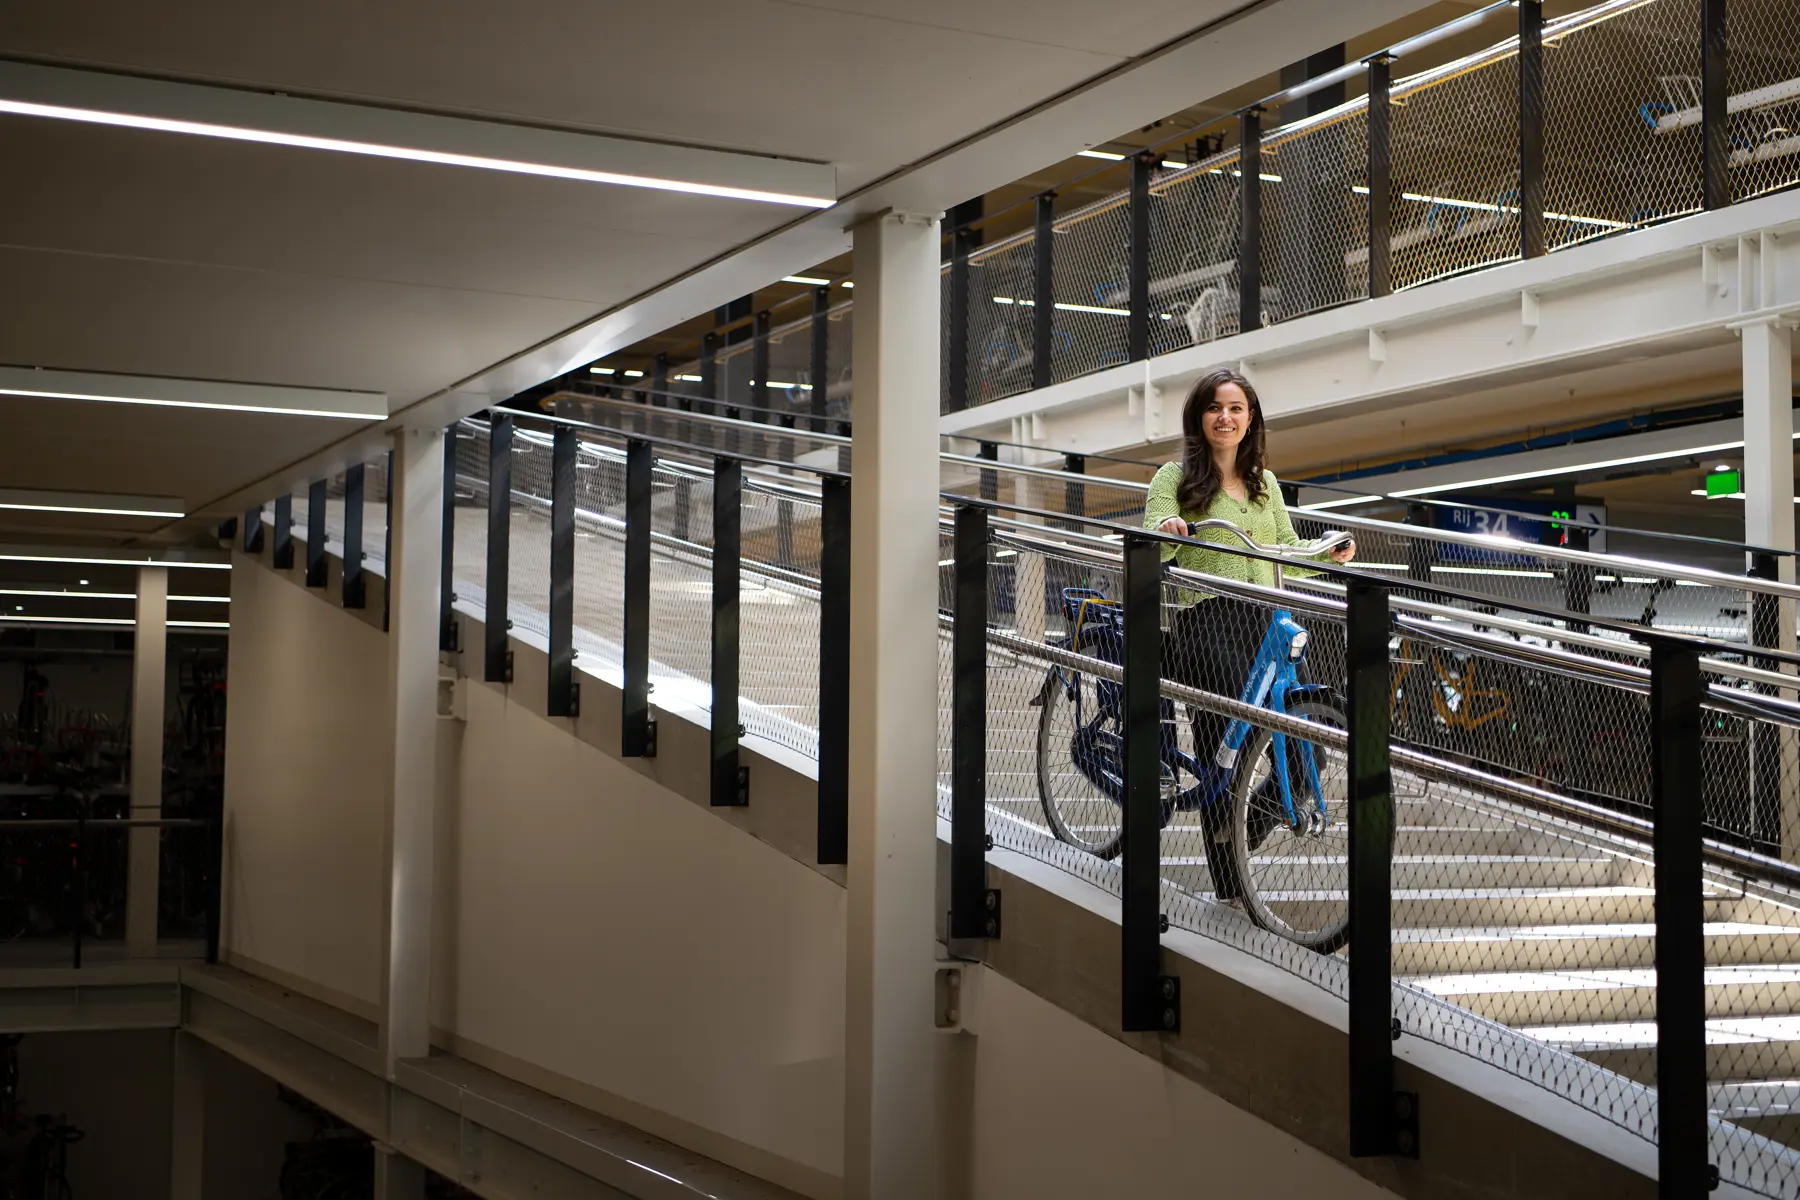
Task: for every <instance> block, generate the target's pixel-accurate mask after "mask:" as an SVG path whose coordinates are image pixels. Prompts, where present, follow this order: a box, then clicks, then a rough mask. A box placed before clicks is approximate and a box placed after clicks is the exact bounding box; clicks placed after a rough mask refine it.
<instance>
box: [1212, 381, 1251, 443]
mask: <svg viewBox="0 0 1800 1200" xmlns="http://www.w3.org/2000/svg"><path fill="white" fill-rule="evenodd" d="M1200 430H1201V432H1202V433H1203V434H1204V435H1205V436H1206V443H1207V445H1209V446H1211V447H1212V448H1213V450H1214V451H1219V450H1227V451H1231V452H1233V453H1235V452H1236V450H1237V447H1238V443H1239V442H1241V441H1243V440H1244V434H1246V433H1248V432H1249V430H1250V400H1249V398H1248V397H1247V396H1245V395H1244V389H1243V388H1241V387H1239V386H1238V385H1237V384H1235V383H1221V384H1220V385H1219V386H1218V388H1217V389H1216V390H1215V391H1214V392H1213V397H1212V402H1211V403H1210V404H1208V405H1207V406H1206V411H1205V412H1204V413H1202V414H1201V417H1200Z"/></svg>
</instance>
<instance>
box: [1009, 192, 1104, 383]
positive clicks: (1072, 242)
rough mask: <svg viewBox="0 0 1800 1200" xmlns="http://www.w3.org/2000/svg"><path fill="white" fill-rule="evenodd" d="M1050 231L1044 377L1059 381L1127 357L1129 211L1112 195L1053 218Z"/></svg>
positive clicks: (1090, 371) (1101, 368)
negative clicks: (1051, 309) (1050, 310)
mask: <svg viewBox="0 0 1800 1200" xmlns="http://www.w3.org/2000/svg"><path fill="white" fill-rule="evenodd" d="M1052 228H1053V229H1054V230H1055V236H1056V247H1055V251H1054V258H1053V271H1052V274H1053V275H1054V279H1053V280H1052V284H1051V295H1052V296H1053V297H1054V303H1055V304H1056V319H1055V321H1054V322H1053V324H1052V327H1051V329H1052V332H1051V336H1052V338H1053V339H1054V340H1053V342H1052V345H1051V347H1050V377H1051V379H1052V380H1054V381H1056V382H1058V383H1060V382H1061V381H1063V380H1065V379H1073V378H1075V377H1076V376H1078V375H1090V374H1092V373H1093V372H1095V371H1099V370H1103V369H1105V368H1107V367H1113V366H1117V365H1118V364H1120V363H1122V362H1125V361H1126V360H1127V358H1128V357H1129V350H1130V347H1129V345H1128V343H1127V338H1128V336H1129V333H1130V330H1129V328H1128V318H1129V317H1130V316H1131V310H1130V308H1129V307H1128V305H1129V303H1130V301H1129V294H1130V278H1131V277H1130V264H1129V258H1130V253H1131V209H1130V206H1129V205H1127V204H1126V202H1125V200H1124V198H1123V196H1113V197H1110V198H1108V199H1105V200H1101V201H1099V202H1098V203H1095V204H1090V205H1087V206H1086V207H1083V208H1078V209H1076V210H1075V211H1073V212H1071V213H1069V214H1068V216H1066V217H1058V218H1057V219H1056V222H1055V224H1054V225H1053V226H1052ZM1002 307H1004V306H1002ZM1014 307H1017V306H1014Z"/></svg>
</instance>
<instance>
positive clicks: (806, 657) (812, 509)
mask: <svg viewBox="0 0 1800 1200" xmlns="http://www.w3.org/2000/svg"><path fill="white" fill-rule="evenodd" d="M741 513H742V522H743V527H742V528H743V572H742V581H741V584H740V587H739V592H738V613H739V618H738V619H739V639H740V651H739V653H740V656H741V657H740V662H741V674H740V679H741V688H742V695H743V699H744V703H743V705H742V708H741V710H740V711H741V713H742V717H743V723H744V729H745V732H747V733H754V734H758V735H760V736H762V737H766V738H769V739H770V740H772V741H775V742H778V743H780V744H781V745H784V746H787V747H788V748H789V749H792V750H795V751H798V752H799V753H801V754H805V755H808V756H811V757H816V756H817V755H818V727H819V602H818V588H817V585H816V583H813V584H809V583H808V582H806V580H807V579H808V578H813V579H816V577H817V574H818V560H819V514H820V509H819V505H818V504H817V503H816V502H814V501H808V500H800V499H795V498H793V497H791V496H789V495H786V494H780V493H771V492H767V491H763V490H761V489H760V488H757V487H746V488H745V489H744V494H743V506H742V509H741ZM759 567H766V568H768V570H766V571H764V570H759V569H758V568H759ZM795 575H798V576H800V577H801V578H799V579H796V578H794V576H795Z"/></svg>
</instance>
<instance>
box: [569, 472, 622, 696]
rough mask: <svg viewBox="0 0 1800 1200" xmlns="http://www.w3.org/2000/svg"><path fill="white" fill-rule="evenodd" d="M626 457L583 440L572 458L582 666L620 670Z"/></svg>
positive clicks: (577, 618) (577, 630) (577, 623)
mask: <svg viewBox="0 0 1800 1200" xmlns="http://www.w3.org/2000/svg"><path fill="white" fill-rule="evenodd" d="M624 519H625V456H624V453H623V451H622V450H620V449H619V448H618V447H615V446H611V445H605V444H596V443H593V442H583V443H582V444H581V446H580V447H579V453H578V454H577V456H576V459H575V579H574V583H575V638H576V645H577V649H579V650H580V652H581V665H582V666H584V667H586V668H588V669H590V670H604V669H610V670H614V671H617V670H622V669H623V667H624V650H623V646H624V641H625V635H624V627H623V613H624V596H625V529H624Z"/></svg>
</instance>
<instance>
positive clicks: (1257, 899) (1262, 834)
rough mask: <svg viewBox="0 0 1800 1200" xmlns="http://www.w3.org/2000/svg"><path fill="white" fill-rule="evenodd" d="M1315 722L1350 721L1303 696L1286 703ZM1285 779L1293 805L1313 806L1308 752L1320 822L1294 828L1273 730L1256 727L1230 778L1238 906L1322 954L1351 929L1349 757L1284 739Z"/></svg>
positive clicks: (1291, 712) (1273, 929)
mask: <svg viewBox="0 0 1800 1200" xmlns="http://www.w3.org/2000/svg"><path fill="white" fill-rule="evenodd" d="M1288 712H1289V715H1291V716H1296V717H1302V718H1304V719H1306V720H1308V721H1312V722H1314V723H1316V724H1319V725H1329V726H1332V727H1333V728H1337V729H1347V728H1349V722H1348V721H1347V720H1346V719H1345V717H1344V714H1343V711H1342V710H1341V709H1339V708H1338V707H1337V706H1336V705H1333V704H1327V703H1322V702H1319V701H1306V702H1304V703H1300V704H1296V705H1294V706H1293V707H1292V708H1290V709H1289V710H1288ZM1287 747H1288V779H1289V783H1290V787H1291V790H1292V792H1293V798H1294V807H1295V809H1296V810H1297V811H1302V812H1304V811H1305V810H1309V809H1314V808H1316V806H1317V797H1315V796H1313V795H1312V794H1311V787H1310V781H1309V779H1308V777H1307V775H1306V772H1305V762H1304V757H1303V756H1305V755H1309V754H1310V755H1311V756H1312V758H1313V761H1314V763H1315V764H1317V768H1318V772H1319V787H1320V789H1321V791H1322V792H1323V795H1324V801H1325V816H1324V820H1323V822H1314V823H1311V824H1309V825H1308V827H1306V828H1305V829H1303V830H1296V829H1295V828H1294V826H1293V824H1292V823H1291V822H1290V821H1289V820H1288V815H1287V809H1286V808H1285V807H1284V806H1283V804H1282V802H1281V789H1280V787H1279V785H1278V784H1277V782H1276V778H1275V752H1274V750H1275V737H1274V735H1273V734H1272V733H1271V732H1270V731H1269V730H1267V729H1258V730H1257V731H1256V732H1255V733H1254V734H1253V735H1252V737H1251V739H1250V743H1249V745H1247V746H1246V747H1245V748H1244V755H1243V758H1242V759H1241V760H1240V763H1241V765H1240V766H1239V767H1238V772H1237V777H1236V778H1235V779H1234V780H1233V781H1232V785H1231V819H1230V822H1229V828H1228V830H1227V831H1226V832H1227V835H1228V839H1229V843H1230V852H1231V858H1232V864H1233V868H1234V871H1235V873H1236V879H1237V881H1238V886H1239V888H1240V889H1241V899H1242V901H1243V904H1244V911H1245V912H1246V913H1247V914H1249V917H1250V919H1251V920H1252V921H1255V922H1256V923H1257V924H1258V925H1260V926H1262V927H1263V928H1264V929H1267V930H1268V931H1269V932H1271V933H1277V934H1280V935H1281V936H1282V937H1284V938H1287V939H1288V940H1289V941H1292V942H1297V943H1299V944H1300V945H1302V946H1305V947H1307V948H1308V949H1311V950H1317V951H1318V952H1319V953H1321V954H1331V953H1333V952H1335V951H1336V950H1337V949H1338V948H1339V947H1341V946H1342V945H1343V944H1344V943H1345V942H1346V941H1347V940H1349V937H1350V823H1349V818H1350V810H1349V772H1348V769H1347V768H1348V761H1347V759H1346V756H1345V753H1344V751H1343V750H1342V749H1340V748H1338V747H1334V746H1325V745H1321V744H1319V743H1316V742H1302V741H1300V740H1298V739H1296V738H1291V737H1290V738H1288V739H1287Z"/></svg>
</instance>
